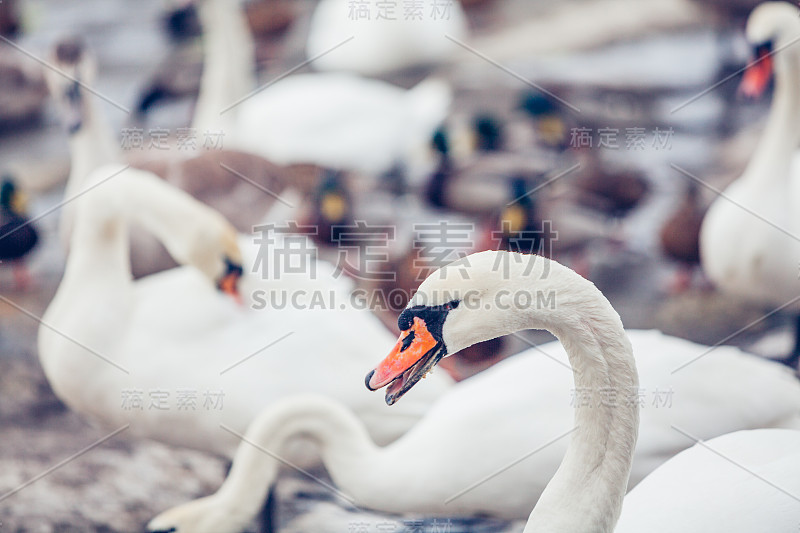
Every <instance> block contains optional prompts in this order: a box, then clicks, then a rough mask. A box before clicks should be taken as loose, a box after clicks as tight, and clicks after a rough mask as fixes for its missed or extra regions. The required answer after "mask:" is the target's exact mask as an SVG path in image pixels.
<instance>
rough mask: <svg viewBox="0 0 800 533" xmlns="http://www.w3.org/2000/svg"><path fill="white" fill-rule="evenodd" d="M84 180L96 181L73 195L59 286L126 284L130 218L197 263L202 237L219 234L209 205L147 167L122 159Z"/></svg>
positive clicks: (179, 255)
mask: <svg viewBox="0 0 800 533" xmlns="http://www.w3.org/2000/svg"><path fill="white" fill-rule="evenodd" d="M89 180H90V181H89V182H87V183H86V185H87V186H89V187H90V186H92V185H96V184H99V185H98V186H97V187H95V188H94V189H92V190H91V191H90V192H88V193H86V194H84V195H83V196H81V197H80V198H79V199H78V200H76V214H75V226H74V230H73V234H72V239H71V241H70V253H69V256H68V258H67V265H66V270H65V272H64V279H63V281H62V283H61V286H60V287H59V292H61V291H62V289H67V288H75V287H77V289H78V290H81V291H82V290H87V288H88V287H93V286H94V287H98V286H101V287H102V286H103V285H106V288H108V284H109V283H110V284H111V286H113V287H125V286H128V285H130V284H131V283H132V275H131V267H130V261H129V251H128V250H129V243H128V228H129V226H130V225H132V224H135V225H138V226H141V227H142V228H144V229H145V230H146V231H148V232H149V233H151V234H153V235H154V236H155V237H156V238H157V239H158V240H159V241H160V242H161V243H163V244H164V245H165V246H166V248H167V249H168V250H169V252H170V254H171V255H172V256H173V257H174V258H175V259H176V260H177V261H178V262H180V263H184V264H185V263H193V264H198V266H200V267H202V266H203V265H200V264H199V263H198V259H199V257H200V254H199V253H198V247H200V246H203V244H204V243H203V242H201V241H202V239H209V238H211V237H210V236H211V235H218V234H219V232H218V226H219V225H222V224H224V223H225V222H224V219H222V217H220V216H219V215H218V214H216V213H215V212H214V211H213V210H211V209H210V208H209V207H207V206H205V205H203V204H201V203H199V202H198V201H196V200H195V199H194V198H192V197H191V196H189V195H188V194H186V193H184V192H183V191H180V190H178V189H175V188H174V187H172V186H170V185H168V184H166V183H164V182H163V181H162V180H160V179H159V178H157V177H156V176H154V175H152V174H150V173H149V172H144V171H141V170H137V169H133V168H125V167H123V166H121V165H120V166H117V165H111V166H106V167H102V168H101V169H100V170H98V172H95V173H93V174H92V175H91V177H90V178H89ZM205 244H208V243H207V242H206V243H205ZM211 268H212V267H209V269H211Z"/></svg>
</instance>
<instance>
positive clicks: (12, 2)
mask: <svg viewBox="0 0 800 533" xmlns="http://www.w3.org/2000/svg"><path fill="white" fill-rule="evenodd" d="M19 31H20V20H19V11H18V9H17V0H4V1H2V2H0V35H2V36H3V37H16V35H17V34H18V33H19Z"/></svg>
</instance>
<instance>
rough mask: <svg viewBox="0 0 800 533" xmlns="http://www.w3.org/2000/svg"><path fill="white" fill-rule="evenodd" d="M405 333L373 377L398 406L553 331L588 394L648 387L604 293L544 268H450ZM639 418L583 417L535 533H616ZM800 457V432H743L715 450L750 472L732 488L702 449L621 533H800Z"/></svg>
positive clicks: (634, 509)
mask: <svg viewBox="0 0 800 533" xmlns="http://www.w3.org/2000/svg"><path fill="white" fill-rule="evenodd" d="M464 273H466V274H467V279H465V278H464V276H463V274H464ZM542 291H544V292H545V293H552V294H554V296H555V298H556V305H554V306H551V307H546V306H541V305H537V304H536V301H537V300H536V294H540V293H541V292H542ZM524 295H527V296H524ZM399 323H400V324H401V326H403V327H402V328H401V329H403V330H404V331H403V333H402V334H401V337H400V340H399V341H398V343H397V345H396V346H395V348H394V349H393V350H392V352H391V353H390V354H389V356H388V357H387V358H386V359H384V361H382V362H381V363H380V364H379V365H378V367H377V368H376V369H375V370H373V371H372V372H370V373H369V374H368V376H367V387H368V388H370V389H373V390H374V389H377V388H380V387H384V386H388V387H387V391H386V400H387V403H390V404H393V403H395V402H397V400H398V399H399V398H400V397H401V396H402V395H403V394H405V393H406V392H407V391H408V390H409V389H410V388H411V387H413V386H414V384H415V383H416V382H417V381H418V378H419V377H420V376H421V375H424V373H426V372H428V371H429V370H430V368H431V367H432V366H434V365H435V364H436V363H437V362H438V361H439V360H440V359H441V358H442V357H445V356H446V355H448V354H450V353H454V352H457V351H458V350H461V349H463V348H465V347H467V346H470V345H471V344H473V343H475V342H480V341H482V340H485V339H489V338H492V337H495V336H497V335H503V334H508V333H512V332H515V331H519V330H522V329H527V328H538V329H547V330H549V331H551V332H552V333H553V334H554V335H556V337H558V338H559V340H560V341H561V342H562V343H563V345H564V348H565V350H566V352H567V354H568V357H569V360H570V364H571V366H572V368H573V372H574V378H575V385H576V387H586V388H587V389H588V390H590V391H599V390H603V389H607V390H612V391H617V393H619V394H626V391H631V390H638V389H639V387H640V384H639V382H638V377H637V370H636V362H635V359H634V357H633V351H632V347H631V343H630V341H629V340H628V337H627V335H626V334H625V331H624V330H623V329H622V323H621V321H620V319H619V316H618V315H617V314H616V312H615V311H614V309H613V308H612V307H611V305H610V304H609V302H608V301H607V300H606V299H605V297H604V296H603V295H602V294H601V293H600V291H598V290H597V288H596V287H594V285H593V284H591V283H590V282H588V281H586V280H584V279H583V278H581V277H580V276H578V275H577V274H575V273H574V272H572V271H571V270H569V269H567V268H565V267H563V266H561V265H559V264H557V263H555V262H552V261H548V260H546V259H543V258H537V257H531V256H528V257H523V256H518V255H514V254H507V253H504V252H482V253H479V254H474V255H472V256H468V257H467V258H466V259H465V260H464V261H462V262H456V263H453V264H451V265H448V266H447V267H445V268H444V269H442V270H440V271H439V272H437V273H434V274H433V275H432V276H431V277H429V278H428V279H427V280H425V281H424V282H423V284H422V285H421V286H420V290H419V292H418V293H417V294H416V295H415V296H414V298H413V299H412V301H411V303H410V304H409V307H407V308H406V311H405V312H404V313H403V315H401V317H400V321H399ZM642 360H644V359H642ZM707 377H708V376H707ZM718 379H724V378H722V377H719V378H718ZM639 411H640V408H639V404H638V403H636V402H614V403H608V404H606V405H600V406H597V405H580V406H578V407H577V408H576V411H575V421H574V431H573V433H572V439H571V442H570V445H569V447H568V449H567V451H566V454H565V456H564V459H563V461H562V463H561V465H560V466H559V468H558V471H557V472H556V474H555V475H554V476H553V478H552V479H551V480H550V483H548V485H547V487H546V488H545V489H544V491H543V492H542V495H541V496H540V498H539V500H538V503H537V504H536V506H535V507H534V509H533V511H532V513H531V514H530V517H529V518H528V522H527V524H526V527H525V532H526V533H532V532H534V531H535V532H540V531H548V532H563V533H567V532H569V533H610V532H612V531H614V530H615V524H616V522H617V519H618V517H619V515H620V511H621V509H622V502H623V497H624V494H625V491H626V488H627V485H628V474H629V472H630V469H631V465H632V462H633V458H634V446H635V445H636V439H637V432H638V428H639ZM520 422H522V421H520ZM533 422H535V420H534V419H531V420H530V421H529V422H527V423H533ZM521 431H523V430H521ZM429 444H430V446H438V445H439V443H429ZM798 445H800V432H797V431H789V430H759V431H757V432H740V433H735V434H729V435H725V436H723V437H720V438H719V439H714V440H712V441H710V442H709V443H708V444H707V446H709V447H711V448H712V449H715V448H716V447H717V446H719V447H720V448H722V451H721V453H722V454H725V453H726V452H730V453H731V454H732V456H729V461H736V460H737V459H740V460H744V462H745V464H744V465H731V464H730V462H728V465H727V467H728V468H727V469H725V470H724V472H725V478H724V479H723V477H722V475H721V473H720V472H721V471H722V469H720V468H719V466H718V465H717V464H714V465H713V466H711V467H708V466H706V464H704V463H701V461H700V460H699V458H700V456H702V455H703V454H704V452H703V451H702V450H704V449H705V448H704V447H703V445H700V446H698V447H695V448H692V449H691V450H689V451H687V452H685V453H684V454H682V455H681V456H679V457H677V458H676V459H673V460H671V461H669V462H667V463H666V464H664V465H663V466H662V467H660V468H659V469H657V470H656V471H655V472H654V474H652V478H647V479H645V480H644V481H643V482H642V486H641V488H640V489H637V490H636V491H634V494H637V496H635V497H632V499H631V500H630V501H628V502H626V509H625V514H626V517H625V518H623V521H622V523H621V524H620V525H621V528H620V529H617V531H618V533H620V532H626V533H627V532H640V531H681V532H687V533H701V532H708V531H726V532H733V533H752V532H753V531H770V532H776V533H789V531H795V530H796V528H797V524H798V523H800V505H797V496H793V495H791V494H792V492H793V491H794V492H796V491H798V490H800V478H798V476H797V472H798V469H800V448H798ZM769 452H774V453H775V455H772V456H770V455H768V454H769ZM706 459H707V456H706ZM706 462H707V461H706ZM753 463H755V465H756V474H755V475H740V474H739V473H738V472H736V470H735V469H736V468H745V469H747V468H748V467H747V466H746V465H747V464H753ZM701 464H702V466H701ZM690 467H693V468H692V469H691V470H690V469H689V468H690ZM758 472H762V473H765V474H769V478H762V477H760V474H759V473H758ZM676 473H683V474H684V475H687V474H688V475H691V477H690V479H691V484H693V485H694V487H695V488H693V489H692V490H691V491H687V493H690V492H692V491H693V492H694V494H703V495H704V496H705V497H704V498H701V499H696V500H692V499H689V498H685V497H684V494H682V493H681V491H683V490H684V487H685V486H686V485H688V484H690V482H689V480H688V479H686V477H684V478H683V479H681V480H680V482H679V481H678V478H677V476H676V475H675V474H676ZM731 473H733V474H731ZM746 474H751V473H748V472H746ZM732 480H736V481H737V484H736V485H727V486H725V487H724V489H725V490H722V491H721V492H720V493H716V494H715V493H713V492H709V490H713V489H715V488H720V487H721V486H723V485H722V484H723V483H724V482H730V481H732ZM765 485H766V487H765ZM776 485H777V486H778V487H780V488H778V489H776ZM676 492H677V493H676ZM787 492H788V493H789V494H788V495H787ZM712 498H715V499H717V500H718V501H717V503H716V504H715V506H714V507H713V508H711V509H709V508H707V507H704V504H705V503H706V502H707V501H709V500H710V499H712ZM532 499H533V498H532ZM665 502H667V503H665ZM670 503H675V504H676V505H670ZM652 509H658V512H657V514H656V515H655V516H653V515H648V514H647V512H648V511H649V510H652ZM753 509H757V511H758V514H757V518H758V520H759V523H758V526H757V528H756V529H753V518H752V517H750V516H748V515H749V514H750V511H751V510H753ZM667 510H668V512H667ZM716 510H724V512H725V513H726V514H727V515H728V516H726V517H725V518H724V519H721V518H720V517H719V516H718V514H717V513H716V512H715V511H716ZM628 517H631V518H628ZM659 520H661V521H659ZM720 525H722V527H718V526H720Z"/></svg>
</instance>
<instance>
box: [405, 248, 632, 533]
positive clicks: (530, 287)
mask: <svg viewBox="0 0 800 533" xmlns="http://www.w3.org/2000/svg"><path fill="white" fill-rule="evenodd" d="M473 258H474V260H475V261H477V262H480V261H484V265H486V264H488V262H489V260H493V259H498V260H499V261H497V262H495V265H502V260H503V259H508V260H509V262H510V268H509V269H506V268H504V267H503V266H500V267H497V266H495V267H493V268H490V269H487V268H483V269H480V270H479V271H477V272H476V276H482V279H480V280H478V283H479V287H480V288H486V289H487V290H488V291H489V292H488V293H487V294H488V295H492V294H493V293H492V291H493V290H494V291H495V296H496V298H500V296H498V295H500V294H501V293H504V294H506V297H505V298H506V299H505V300H504V299H495V304H497V303H498V302H499V303H502V302H506V303H507V302H509V301H520V302H531V304H530V305H527V306H526V307H523V308H520V306H517V305H510V306H509V305H503V306H500V305H495V306H494V309H495V310H494V311H478V310H469V309H465V311H464V313H465V315H463V316H464V317H466V316H469V315H468V314H469V313H475V314H474V315H473V316H474V320H472V321H469V320H467V321H462V322H461V324H462V326H458V325H457V324H455V323H454V325H453V326H448V324H447V323H445V330H444V334H445V338H447V337H448V336H450V337H451V338H463V339H464V342H465V343H466V344H467V345H469V344H472V343H474V342H477V341H480V340H485V339H486V338H491V337H493V336H499V335H504V334H509V333H512V332H516V331H521V330H525V329H546V330H548V331H550V332H552V333H553V334H554V335H555V336H556V337H558V339H559V340H560V341H561V342H562V344H563V345H564V348H565V349H566V352H567V354H568V356H569V361H570V364H571V366H572V369H573V372H574V377H575V396H576V398H578V400H576V408H575V430H574V433H573V434H572V439H571V443H570V445H569V448H568V449H567V453H566V455H565V457H564V460H563V462H562V463H561V466H560V467H559V469H558V471H557V473H556V474H555V476H554V477H553V479H552V480H551V481H550V483H549V484H548V485H547V487H546V488H545V490H544V492H543V493H542V495H541V497H540V498H539V501H538V504H537V505H536V507H535V508H534V510H533V512H532V513H531V515H530V518H529V520H528V524H527V526H526V528H525V533H533V532H536V533H542V532H547V533H610V532H611V531H613V528H614V525H615V524H616V521H617V519H618V518H619V514H620V511H621V509H622V501H623V498H624V496H625V492H626V490H627V485H628V477H629V475H630V468H631V464H632V461H633V452H634V448H635V445H636V438H637V433H638V427H639V404H638V395H637V394H638V374H637V372H636V362H635V360H634V357H633V352H632V348H631V345H630V341H629V339H628V337H627V335H626V334H625V330H624V328H623V326H622V321H621V320H620V318H619V315H618V314H617V313H616V311H614V309H613V307H611V304H610V303H609V302H608V300H607V299H606V298H605V297H604V296H603V294H602V293H601V292H600V291H599V290H598V289H597V288H596V287H595V286H594V285H593V284H592V283H591V282H589V281H587V280H585V279H584V278H582V277H580V276H579V275H578V274H576V273H575V272H573V271H572V270H570V269H568V268H566V267H564V266H562V265H560V264H558V263H556V262H554V261H550V260H547V259H544V258H541V257H537V256H526V255H520V254H513V253H509V252H482V253H479V254H474V255H472V256H469V257H467V258H466V260H467V261H469V260H471V259H473ZM487 270H489V271H490V272H491V273H488V274H487V273H486V271H487ZM454 272H457V271H454ZM435 276H436V274H435V273H434V274H433V275H432V277H435ZM455 276H458V274H455ZM429 279H430V278H429ZM457 279H458V278H457V277H455V278H454V280H457ZM424 288H425V284H423V286H422V287H421V288H420V291H422V290H423V289H424ZM524 294H528V295H530V299H527V298H522V297H521V296H520V300H509V299H508V295H524ZM488 297H489V296H484V297H483V298H482V300H481V304H482V305H481V309H483V307H484V306H483V304H484V303H488V300H487V298H488ZM453 320H456V321H457V319H455V318H454V319H453ZM448 327H452V328H453V329H452V330H450V333H448V329H447V328H448ZM459 328H463V329H459ZM487 328H488V329H487ZM486 333H489V334H490V335H491V336H484V335H485V334H486ZM452 348H453V349H455V348H456V347H452ZM519 423H524V421H519ZM530 423H536V421H531V422H530ZM532 501H533V497H532Z"/></svg>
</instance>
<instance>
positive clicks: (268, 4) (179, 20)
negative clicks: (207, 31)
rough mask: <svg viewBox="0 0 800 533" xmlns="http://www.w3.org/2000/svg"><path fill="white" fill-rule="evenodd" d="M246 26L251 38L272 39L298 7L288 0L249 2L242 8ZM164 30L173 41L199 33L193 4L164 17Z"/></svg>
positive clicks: (189, 3) (282, 29)
mask: <svg viewBox="0 0 800 533" xmlns="http://www.w3.org/2000/svg"><path fill="white" fill-rule="evenodd" d="M244 12H245V15H246V16H247V22H248V26H249V27H250V32H251V33H252V34H253V36H254V37H255V38H256V39H258V38H259V37H272V36H275V35H281V34H283V32H285V31H286V30H287V29H289V27H290V26H291V25H292V23H293V22H294V21H295V19H296V18H297V15H298V8H297V4H296V3H294V2H291V1H289V0H249V1H248V2H246V3H245V4H244ZM164 26H165V28H166V29H167V32H168V34H169V36H170V37H171V38H173V39H175V40H182V39H186V38H190V37H196V36H198V35H200V34H201V33H202V27H201V25H200V20H199V17H198V16H197V9H196V6H195V4H194V3H192V2H189V1H187V2H184V3H182V4H180V5H178V6H176V7H175V8H174V9H172V10H170V11H169V12H167V13H166V14H165V15H164Z"/></svg>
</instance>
